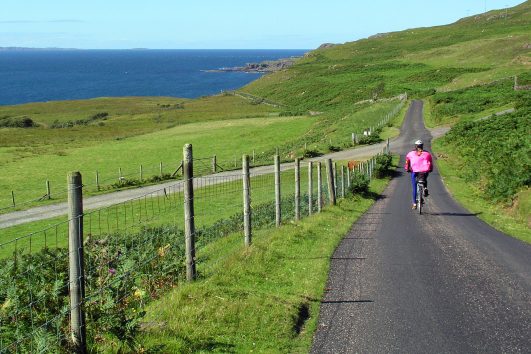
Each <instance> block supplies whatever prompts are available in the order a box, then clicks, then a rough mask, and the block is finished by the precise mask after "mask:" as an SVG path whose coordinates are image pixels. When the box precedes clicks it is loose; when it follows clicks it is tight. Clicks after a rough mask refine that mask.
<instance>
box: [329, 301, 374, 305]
mask: <svg viewBox="0 0 531 354" xmlns="http://www.w3.org/2000/svg"><path fill="white" fill-rule="evenodd" d="M373 302H374V301H373V300H332V301H321V304H363V303H373Z"/></svg>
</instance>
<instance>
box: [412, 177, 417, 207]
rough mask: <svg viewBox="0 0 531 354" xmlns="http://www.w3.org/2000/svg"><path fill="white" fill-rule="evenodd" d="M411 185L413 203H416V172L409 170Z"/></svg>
mask: <svg viewBox="0 0 531 354" xmlns="http://www.w3.org/2000/svg"><path fill="white" fill-rule="evenodd" d="M411 187H412V188H411V189H412V190H413V193H412V197H413V204H417V172H411Z"/></svg>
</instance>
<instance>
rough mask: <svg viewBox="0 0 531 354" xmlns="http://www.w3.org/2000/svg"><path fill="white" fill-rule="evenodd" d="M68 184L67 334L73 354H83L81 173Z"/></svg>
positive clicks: (83, 284) (68, 180)
mask: <svg viewBox="0 0 531 354" xmlns="http://www.w3.org/2000/svg"><path fill="white" fill-rule="evenodd" d="M67 184H68V186H67V187H68V220H69V221H68V266H69V284H70V285H69V295H70V328H71V329H70V331H71V333H70V334H71V337H72V343H73V345H74V347H75V351H76V352H78V353H86V351H87V347H86V328H85V311H84V305H83V303H84V298H85V270H84V260H83V190H82V188H83V183H82V181H81V173H79V172H71V173H70V174H68V176H67Z"/></svg>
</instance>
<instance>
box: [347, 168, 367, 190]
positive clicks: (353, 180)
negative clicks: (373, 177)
mask: <svg viewBox="0 0 531 354" xmlns="http://www.w3.org/2000/svg"><path fill="white" fill-rule="evenodd" d="M369 183H370V181H369V177H367V176H366V175H364V174H363V173H360V172H358V171H354V172H353V173H352V174H351V176H350V187H349V188H348V191H349V193H352V194H365V193H367V192H369Z"/></svg>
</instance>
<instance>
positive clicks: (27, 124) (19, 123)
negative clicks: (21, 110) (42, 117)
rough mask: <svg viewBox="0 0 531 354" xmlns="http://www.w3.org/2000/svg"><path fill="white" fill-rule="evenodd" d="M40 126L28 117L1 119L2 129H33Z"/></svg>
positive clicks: (0, 125)
mask: <svg viewBox="0 0 531 354" xmlns="http://www.w3.org/2000/svg"><path fill="white" fill-rule="evenodd" d="M37 126H38V124H37V123H35V122H34V121H33V119H31V118H30V117H28V116H23V117H13V118H11V117H9V116H8V117H4V118H1V119H0V128H32V127H37Z"/></svg>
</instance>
